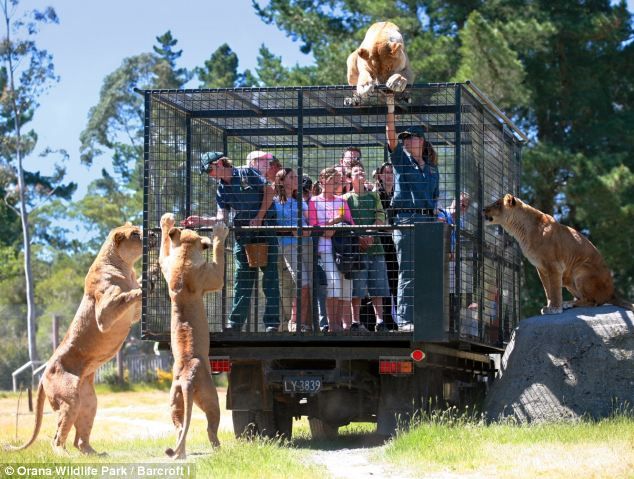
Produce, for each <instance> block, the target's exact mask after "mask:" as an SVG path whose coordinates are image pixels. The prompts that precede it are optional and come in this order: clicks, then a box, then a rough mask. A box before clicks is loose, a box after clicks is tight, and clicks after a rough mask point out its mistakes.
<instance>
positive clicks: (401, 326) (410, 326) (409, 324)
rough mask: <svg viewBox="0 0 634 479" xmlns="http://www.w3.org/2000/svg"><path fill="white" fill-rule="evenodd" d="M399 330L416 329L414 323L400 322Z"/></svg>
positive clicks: (409, 331)
mask: <svg viewBox="0 0 634 479" xmlns="http://www.w3.org/2000/svg"><path fill="white" fill-rule="evenodd" d="M398 330H399V332H401V333H411V332H413V331H414V325H413V324H412V323H405V324H399V325H398Z"/></svg>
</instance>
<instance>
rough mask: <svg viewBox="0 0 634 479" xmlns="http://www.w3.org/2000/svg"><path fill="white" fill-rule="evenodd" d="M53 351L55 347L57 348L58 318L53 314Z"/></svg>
mask: <svg viewBox="0 0 634 479" xmlns="http://www.w3.org/2000/svg"><path fill="white" fill-rule="evenodd" d="M52 339H53V351H55V350H56V349H57V346H59V316H58V315H56V314H54V315H53V336H52Z"/></svg>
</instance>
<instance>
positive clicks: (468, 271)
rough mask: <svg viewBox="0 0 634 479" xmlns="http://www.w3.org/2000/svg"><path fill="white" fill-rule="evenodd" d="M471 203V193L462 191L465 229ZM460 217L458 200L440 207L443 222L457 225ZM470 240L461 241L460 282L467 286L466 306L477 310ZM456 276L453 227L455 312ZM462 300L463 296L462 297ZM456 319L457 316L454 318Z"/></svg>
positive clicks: (451, 278) (451, 262) (451, 269)
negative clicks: (474, 296) (447, 205)
mask: <svg viewBox="0 0 634 479" xmlns="http://www.w3.org/2000/svg"><path fill="white" fill-rule="evenodd" d="M470 205H471V195H469V193H467V192H466V191H462V192H461V193H460V208H459V209H460V222H459V225H460V229H464V228H465V226H466V224H467V222H466V221H465V218H466V216H467V212H468V210H469V206H470ZM457 217H458V207H457V206H456V200H455V199H453V200H452V201H451V204H450V205H449V207H448V208H447V209H443V208H438V221H441V222H443V223H447V224H448V225H451V226H454V225H456V222H457V219H458V218H457ZM469 243H470V242H469V241H464V239H463V241H462V243H461V252H460V256H461V257H462V258H463V261H462V262H461V268H460V269H461V274H460V276H462V279H461V280H460V284H461V285H462V286H463V287H464V288H466V293H465V294H464V299H465V304H464V307H466V308H467V309H468V310H470V311H477V309H478V304H477V303H475V302H474V301H473V265H472V264H471V263H472V261H470V259H471V258H472V257H473V251H471V249H472V248H470V246H471V245H470V244H469ZM455 278H456V229H455V228H452V230H451V242H450V252H449V300H450V311H451V313H452V314H453V313H454V310H455V301H456V294H455V293H456V291H455ZM460 300H462V297H461V298H460ZM458 306H459V307H462V306H463V305H462V304H460V303H459V304H458ZM454 319H455V318H454Z"/></svg>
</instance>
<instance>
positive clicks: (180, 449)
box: [165, 381, 194, 459]
mask: <svg viewBox="0 0 634 479" xmlns="http://www.w3.org/2000/svg"><path fill="white" fill-rule="evenodd" d="M184 382H185V385H184V387H182V388H181V391H182V394H183V408H184V410H183V427H182V428H181V432H180V434H179V436H178V442H177V443H176V448H174V449H172V448H171V447H169V448H167V449H165V454H167V455H168V456H169V457H173V458H174V459H185V457H186V453H185V439H186V438H187V431H188V430H189V425H190V423H191V419H192V408H193V406H194V385H193V384H191V382H189V381H184Z"/></svg>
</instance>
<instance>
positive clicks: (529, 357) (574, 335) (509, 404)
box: [485, 306, 634, 422]
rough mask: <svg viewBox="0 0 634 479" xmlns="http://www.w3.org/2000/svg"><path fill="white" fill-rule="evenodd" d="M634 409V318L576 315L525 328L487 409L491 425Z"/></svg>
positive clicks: (582, 311) (612, 310)
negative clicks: (509, 419) (510, 419)
mask: <svg viewBox="0 0 634 479" xmlns="http://www.w3.org/2000/svg"><path fill="white" fill-rule="evenodd" d="M623 405H627V406H629V407H630V408H632V407H633V406H634V314H633V313H632V312H631V311H627V310H625V309H621V308H617V307H614V306H601V307H598V308H573V309H569V310H567V311H564V312H563V313H562V314H557V315H548V316H535V317H532V318H528V319H525V320H523V321H521V322H520V324H519V326H518V327H517V329H516V330H515V332H514V334H513V336H512V338H511V342H510V343H509V345H508V347H507V349H506V351H505V353H504V356H503V357H502V361H501V369H500V377H499V378H498V379H497V380H496V381H495V382H494V384H493V386H492V387H491V390H490V391H489V394H488V396H487V399H486V402H485V410H486V412H487V416H488V417H489V418H490V419H494V420H495V419H499V418H501V417H515V418H516V419H518V420H519V421H521V422H545V421H561V420H565V419H578V418H580V417H582V416H584V415H585V416H589V417H592V418H602V417H606V416H609V415H610V414H612V413H613V412H614V411H615V410H616V409H617V408H619V407H623Z"/></svg>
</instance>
